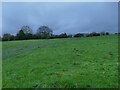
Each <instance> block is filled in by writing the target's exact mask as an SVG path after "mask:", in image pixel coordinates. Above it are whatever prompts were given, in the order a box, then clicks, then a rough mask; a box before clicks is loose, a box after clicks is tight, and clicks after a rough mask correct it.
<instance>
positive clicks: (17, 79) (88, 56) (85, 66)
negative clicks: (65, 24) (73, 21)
mask: <svg viewBox="0 0 120 90" xmlns="http://www.w3.org/2000/svg"><path fill="white" fill-rule="evenodd" d="M2 49H3V52H2V53H3V61H2V63H3V88H19V87H21V88H54V87H57V88H116V87H117V86H118V36H117V35H110V36H100V37H85V38H68V39H67V38H66V39H48V40H27V41H10V42H3V48H2Z"/></svg>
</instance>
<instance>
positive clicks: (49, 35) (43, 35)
mask: <svg viewBox="0 0 120 90" xmlns="http://www.w3.org/2000/svg"><path fill="white" fill-rule="evenodd" d="M101 35H109V32H100V33H96V32H92V33H88V34H86V33H77V34H75V35H68V34H67V33H62V34H59V35H55V34H53V30H52V29H51V28H49V27H48V26H40V27H39V28H38V29H37V32H36V33H35V34H33V31H32V29H31V28H30V27H29V26H23V27H22V28H21V29H20V30H19V31H18V32H17V34H16V35H11V34H10V33H5V34H3V37H0V39H1V40H2V41H12V40H29V39H53V38H72V37H76V38H77V37H93V36H101Z"/></svg>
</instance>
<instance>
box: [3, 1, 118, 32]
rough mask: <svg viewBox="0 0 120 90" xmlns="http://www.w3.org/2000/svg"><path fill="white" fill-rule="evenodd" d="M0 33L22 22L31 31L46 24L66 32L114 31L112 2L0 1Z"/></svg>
mask: <svg viewBox="0 0 120 90" xmlns="http://www.w3.org/2000/svg"><path fill="white" fill-rule="evenodd" d="M2 11H3V15H2V16H3V17H2V18H3V22H2V23H3V33H6V32H8V33H12V34H16V33H17V31H18V30H19V29H20V28H21V27H22V26H23V25H29V26H31V28H32V29H33V31H34V32H35V31H36V29H37V28H38V27H39V26H41V25H48V26H49V27H50V28H51V29H53V32H54V33H55V34H60V33H63V32H67V33H69V34H72V33H77V32H92V31H96V32H100V31H109V32H117V30H118V23H117V22H118V21H117V20H118V7H117V2H116V3H115V2H114V3H105V2H103V3H100V2H96V3H95V2H90V3H88V2H86V3H82V2H81V3H72V2H69V3H65V2H64V3H42V2H41V3H25V2H24V3H3V10H2Z"/></svg>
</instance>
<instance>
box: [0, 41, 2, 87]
mask: <svg viewBox="0 0 120 90" xmlns="http://www.w3.org/2000/svg"><path fill="white" fill-rule="evenodd" d="M1 88H2V42H0V89H1Z"/></svg>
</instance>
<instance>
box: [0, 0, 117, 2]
mask: <svg viewBox="0 0 120 90" xmlns="http://www.w3.org/2000/svg"><path fill="white" fill-rule="evenodd" d="M1 1H2V2H119V0H1Z"/></svg>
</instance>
